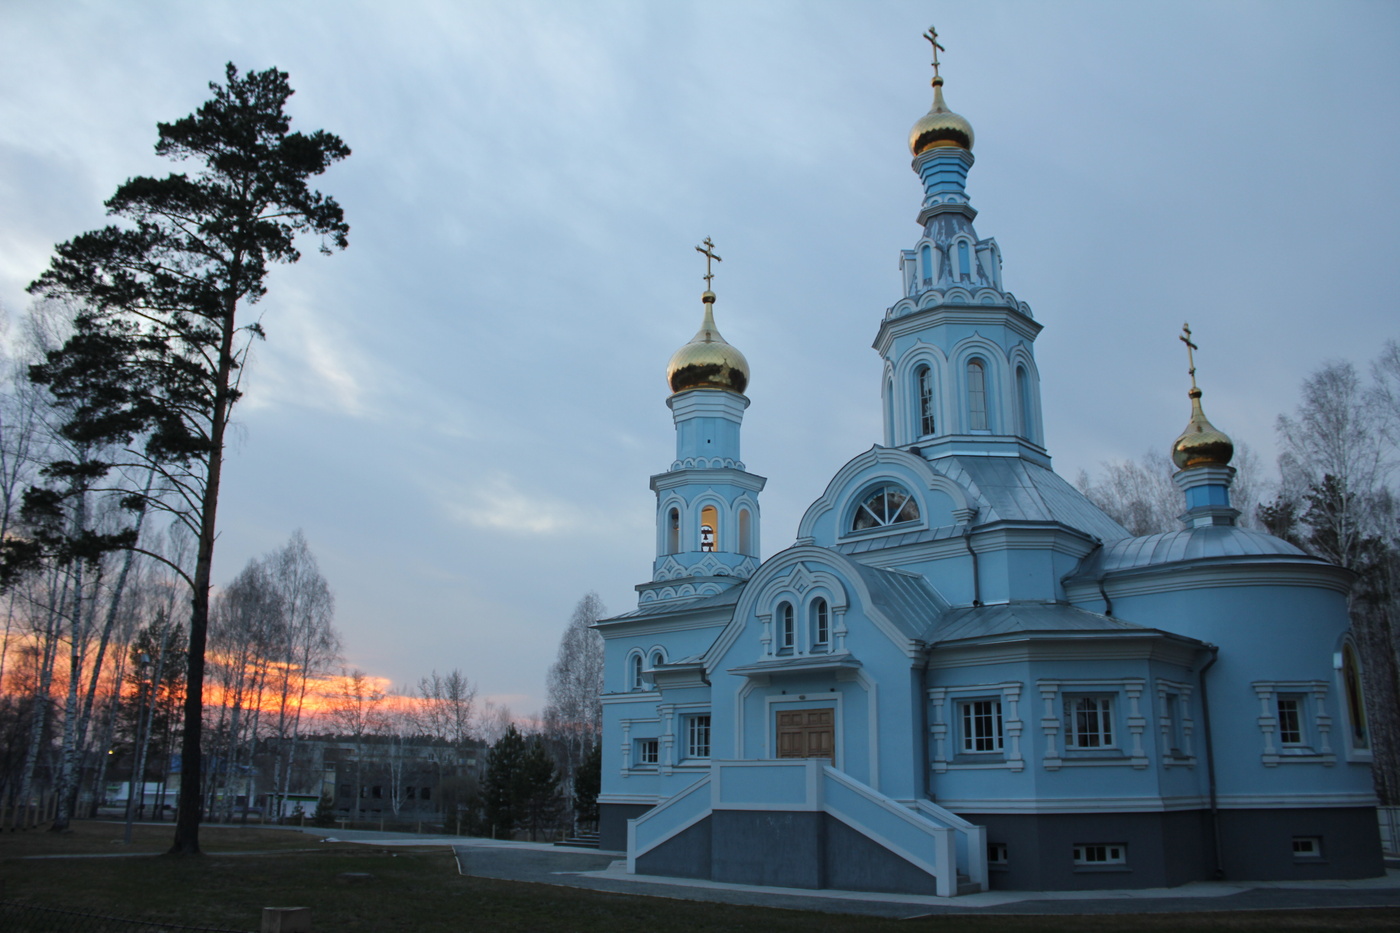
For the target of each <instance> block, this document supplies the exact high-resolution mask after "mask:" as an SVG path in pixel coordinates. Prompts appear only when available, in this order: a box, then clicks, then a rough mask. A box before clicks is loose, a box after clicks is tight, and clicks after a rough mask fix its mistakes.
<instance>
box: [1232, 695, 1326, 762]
mask: <svg viewBox="0 0 1400 933" xmlns="http://www.w3.org/2000/svg"><path fill="white" fill-rule="evenodd" d="M1252 686H1253V687H1254V694H1255V696H1256V697H1258V699H1259V718H1258V720H1257V721H1258V723H1259V732H1260V737H1261V738H1262V739H1263V745H1264V748H1263V755H1262V756H1261V759H1262V761H1263V763H1264V766H1265V767H1268V768H1273V767H1277V766H1278V765H1283V764H1288V765H1294V764H1309V763H1313V764H1324V765H1327V764H1331V763H1332V762H1334V761H1335V760H1336V758H1337V755H1336V752H1335V751H1333V749H1332V716H1331V715H1330V714H1329V712H1328V710H1327V684H1326V682H1325V681H1321V680H1256V681H1255V682H1254V683H1253V684H1252Z"/></svg>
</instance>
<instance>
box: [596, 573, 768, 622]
mask: <svg viewBox="0 0 1400 933" xmlns="http://www.w3.org/2000/svg"><path fill="white" fill-rule="evenodd" d="M743 589H744V584H743V583H740V584H739V585H738V586H731V587H729V588H728V589H726V590H724V591H723V592H720V593H712V594H710V595H707V596H681V597H676V598H673V599H658V600H654V601H652V602H649V603H643V604H642V605H640V606H638V607H637V608H636V609H633V610H632V611H631V612H624V613H621V614H619V615H615V616H612V617H611V618H608V619H599V620H598V621H597V622H595V623H593V624H594V625H595V626H598V625H608V624H610V623H613V622H631V621H633V620H636V619H645V618H648V617H650V616H661V615H671V614H673V613H680V612H695V611H703V610H705V609H717V608H719V607H721V606H732V605H734V604H735V603H737V602H738V601H739V594H740V593H741V592H743Z"/></svg>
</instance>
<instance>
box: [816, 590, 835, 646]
mask: <svg viewBox="0 0 1400 933" xmlns="http://www.w3.org/2000/svg"><path fill="white" fill-rule="evenodd" d="M830 644H831V609H830V608H829V607H828V606H827V604H826V600H825V599H822V598H821V597H820V596H818V597H817V598H816V599H814V600H812V647H813V648H816V649H820V650H825V649H826V648H827V647H828V646H829V645H830Z"/></svg>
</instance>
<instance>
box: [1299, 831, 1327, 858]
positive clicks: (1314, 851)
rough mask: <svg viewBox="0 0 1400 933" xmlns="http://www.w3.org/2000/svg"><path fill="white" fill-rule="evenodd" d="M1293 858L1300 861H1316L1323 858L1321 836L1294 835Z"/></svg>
mask: <svg viewBox="0 0 1400 933" xmlns="http://www.w3.org/2000/svg"><path fill="white" fill-rule="evenodd" d="M1293 858H1294V860H1295V861H1299V862H1316V861H1321V859H1322V837H1321V836H1294V837H1293Z"/></svg>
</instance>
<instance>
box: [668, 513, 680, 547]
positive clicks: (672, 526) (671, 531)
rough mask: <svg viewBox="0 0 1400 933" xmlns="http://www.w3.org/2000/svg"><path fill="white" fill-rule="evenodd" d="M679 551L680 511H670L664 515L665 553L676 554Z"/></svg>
mask: <svg viewBox="0 0 1400 933" xmlns="http://www.w3.org/2000/svg"><path fill="white" fill-rule="evenodd" d="M680 549H681V510H680V509H672V510H671V511H670V512H668V513H667V514H666V553H667V554H676V553H679V552H680Z"/></svg>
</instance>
